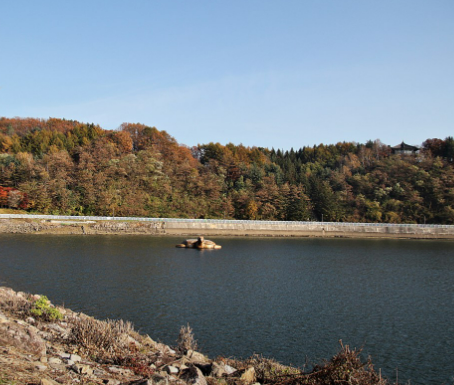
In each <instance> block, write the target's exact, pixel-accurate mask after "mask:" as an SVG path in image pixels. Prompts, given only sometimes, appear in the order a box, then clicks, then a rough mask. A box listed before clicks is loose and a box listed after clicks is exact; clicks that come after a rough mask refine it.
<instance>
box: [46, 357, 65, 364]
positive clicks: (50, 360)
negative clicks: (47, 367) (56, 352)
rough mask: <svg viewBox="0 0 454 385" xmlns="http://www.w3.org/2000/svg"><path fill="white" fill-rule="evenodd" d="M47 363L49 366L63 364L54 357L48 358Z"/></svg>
mask: <svg viewBox="0 0 454 385" xmlns="http://www.w3.org/2000/svg"><path fill="white" fill-rule="evenodd" d="M47 362H48V363H49V364H62V363H63V361H62V360H60V358H56V357H50V358H49V359H48V360H47Z"/></svg>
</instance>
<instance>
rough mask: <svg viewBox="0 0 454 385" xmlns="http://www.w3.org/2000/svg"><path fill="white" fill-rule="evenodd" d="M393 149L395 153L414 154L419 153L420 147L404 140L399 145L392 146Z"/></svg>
mask: <svg viewBox="0 0 454 385" xmlns="http://www.w3.org/2000/svg"><path fill="white" fill-rule="evenodd" d="M391 151H392V153H393V154H400V155H412V154H418V153H419V147H416V146H411V145H409V144H406V143H404V142H402V143H401V144H398V145H397V146H392V147H391Z"/></svg>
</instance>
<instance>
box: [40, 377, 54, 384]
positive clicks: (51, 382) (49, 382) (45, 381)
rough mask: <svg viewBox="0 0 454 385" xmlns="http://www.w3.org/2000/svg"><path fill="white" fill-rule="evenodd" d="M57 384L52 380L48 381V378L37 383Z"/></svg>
mask: <svg viewBox="0 0 454 385" xmlns="http://www.w3.org/2000/svg"><path fill="white" fill-rule="evenodd" d="M56 384H57V383H56V382H55V381H53V380H50V379H48V378H41V380H40V381H39V385H56Z"/></svg>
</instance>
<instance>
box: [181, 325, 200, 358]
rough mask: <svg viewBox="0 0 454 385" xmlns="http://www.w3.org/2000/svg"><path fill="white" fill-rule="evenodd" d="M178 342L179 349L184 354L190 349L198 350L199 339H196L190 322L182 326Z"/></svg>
mask: <svg viewBox="0 0 454 385" xmlns="http://www.w3.org/2000/svg"><path fill="white" fill-rule="evenodd" d="M177 344H178V345H177V349H178V351H179V352H181V353H182V354H185V353H186V352H187V351H188V350H197V341H196V340H195V339H194V332H193V330H192V328H191V327H190V326H189V324H188V325H187V326H182V327H181V329H180V334H179V335H178V340H177Z"/></svg>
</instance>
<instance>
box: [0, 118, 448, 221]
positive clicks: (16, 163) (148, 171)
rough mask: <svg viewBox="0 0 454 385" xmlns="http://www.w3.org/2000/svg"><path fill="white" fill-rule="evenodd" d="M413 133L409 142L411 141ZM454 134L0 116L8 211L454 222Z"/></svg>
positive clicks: (1, 202) (1, 179) (0, 180)
mask: <svg viewBox="0 0 454 385" xmlns="http://www.w3.org/2000/svg"><path fill="white" fill-rule="evenodd" d="M409 140H411V138H410V139H409ZM395 144H396V143H393V145H395ZM453 159H454V139H453V138H452V137H447V138H445V139H438V138H430V139H427V140H426V141H425V142H424V143H422V145H421V147H420V150H419V151H417V152H415V153H411V154H397V153H393V151H392V148H391V147H390V146H389V145H386V144H383V143H382V142H381V141H380V140H375V141H368V142H367V143H364V144H361V143H356V142H342V143H336V144H319V145H314V146H312V147H306V146H305V147H302V148H300V149H290V150H285V151H284V150H281V149H277V150H276V149H274V148H271V149H268V148H263V147H246V146H243V145H241V144H239V145H236V144H232V143H229V144H226V145H222V144H219V143H207V144H199V145H197V146H194V147H191V148H190V147H188V146H185V145H182V144H179V143H178V142H177V140H176V139H175V138H173V137H172V136H171V135H169V134H168V133H167V132H165V131H160V130H158V129H157V128H155V127H151V126H147V125H144V124H140V123H123V124H122V125H121V126H120V127H119V128H118V129H117V130H104V129H103V128H101V127H100V126H99V125H95V124H88V123H81V122H78V121H74V120H65V119H56V118H49V119H34V118H6V117H3V118H0V167H1V173H0V207H8V208H12V209H18V210H19V209H21V210H27V211H29V212H33V213H41V214H59V215H104V216H145V217H161V218H221V219H253V220H284V221H307V220H311V221H322V220H323V221H333V222H337V221H342V222H383V223H420V224H421V223H426V224H454V160H453Z"/></svg>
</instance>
